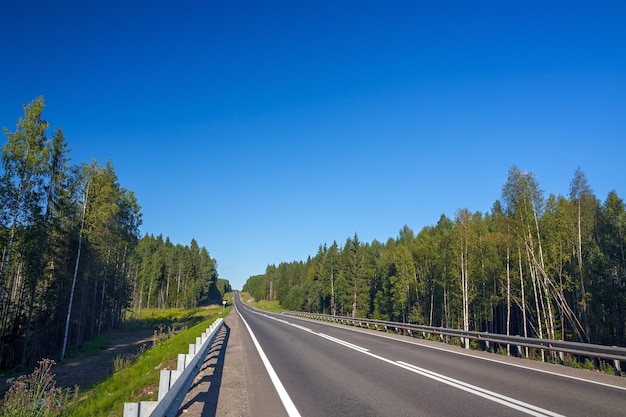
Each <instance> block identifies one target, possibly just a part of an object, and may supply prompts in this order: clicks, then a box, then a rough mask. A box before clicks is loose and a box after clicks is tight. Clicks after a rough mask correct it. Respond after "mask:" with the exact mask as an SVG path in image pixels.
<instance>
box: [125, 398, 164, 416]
mask: <svg viewBox="0 0 626 417" xmlns="http://www.w3.org/2000/svg"><path fill="white" fill-rule="evenodd" d="M156 406H157V402H156V401H139V402H138V403H124V417H149V416H150V414H152V412H153V411H154V409H155V408H156Z"/></svg>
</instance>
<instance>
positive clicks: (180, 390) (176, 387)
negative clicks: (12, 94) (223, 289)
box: [124, 317, 224, 417]
mask: <svg viewBox="0 0 626 417" xmlns="http://www.w3.org/2000/svg"><path fill="white" fill-rule="evenodd" d="M223 324H224V319H223V318H221V317H220V318H218V319H217V320H215V321H214V322H213V324H211V326H210V327H209V328H208V329H206V332H204V333H202V335H201V336H200V337H196V343H195V344H190V345H189V353H188V354H184V353H180V354H178V364H177V368H176V369H175V370H168V369H164V370H162V371H161V375H160V380H159V396H158V401H140V402H134V403H124V417H165V416H168V417H169V416H175V415H176V414H177V413H178V408H179V407H180V404H181V403H182V401H183V399H184V398H185V395H186V394H187V391H189V387H191V384H192V382H193V379H194V378H195V377H196V375H197V374H198V371H199V370H200V367H201V366H202V363H203V362H204V358H205V357H206V355H207V352H208V349H209V348H210V347H211V345H212V344H213V340H214V339H215V336H217V334H218V333H219V331H220V329H221V328H222V325H223Z"/></svg>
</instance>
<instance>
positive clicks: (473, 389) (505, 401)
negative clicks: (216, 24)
mask: <svg viewBox="0 0 626 417" xmlns="http://www.w3.org/2000/svg"><path fill="white" fill-rule="evenodd" d="M270 318H272V317H270ZM287 324H289V325H290V326H293V327H296V328H300V329H301V328H302V326H299V325H297V324H292V323H287ZM306 330H307V331H309V332H310V333H312V334H314V335H316V336H319V337H322V338H324V339H327V340H330V341H331V342H334V343H337V344H340V345H342V346H345V347H347V348H349V349H352V350H355V351H357V352H360V353H363V354H365V355H368V356H370V357H372V358H375V359H378V360H380V361H383V362H386V363H388V364H391V365H394V366H398V367H400V368H402V369H405V370H408V371H411V372H414V373H417V374H420V375H422V376H425V377H427V378H430V379H433V380H435V381H439V382H441V383H443V384H446V385H450V386H452V387H455V388H457V389H460V390H462V391H465V392H468V393H470V394H473V395H476V396H479V397H482V398H485V399H487V400H489V401H493V402H496V403H498V404H501V405H504V406H506V407H509V408H512V409H514V410H518V411H521V412H523V413H525V414H528V415H531V416H535V417H548V416H549V417H563V416H562V415H561V414H558V413H555V412H553V411H550V410H546V409H544V408H541V407H537V406H535V405H532V404H529V403H526V402H523V401H520V400H516V399H514V398H511V397H507V396H505V395H502V394H498V393H497V392H493V391H489V390H487V389H484V388H480V387H478V386H475V385H471V384H468V383H467V382H463V381H459V380H456V379H453V378H450V377H447V376H445V375H442V374H438V373H436V372H432V371H429V370H427V369H424V368H419V367H417V366H415V365H411V364H409V363H406V362H402V361H393V360H391V359H387V358H385V357H383V356H379V355H376V354H374V353H371V352H369V350H368V349H366V348H363V347H361V346H358V345H355V344H352V343H350V342H347V341H345V340H342V339H338V338H336V337H333V336H328V335H326V334H324V333H316V332H313V331H311V330H309V329H306Z"/></svg>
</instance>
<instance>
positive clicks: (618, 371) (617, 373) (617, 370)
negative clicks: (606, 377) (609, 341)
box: [613, 359, 622, 376]
mask: <svg viewBox="0 0 626 417" xmlns="http://www.w3.org/2000/svg"><path fill="white" fill-rule="evenodd" d="M613 367H614V368H615V376H621V375H622V364H621V362H620V361H619V359H614V360H613Z"/></svg>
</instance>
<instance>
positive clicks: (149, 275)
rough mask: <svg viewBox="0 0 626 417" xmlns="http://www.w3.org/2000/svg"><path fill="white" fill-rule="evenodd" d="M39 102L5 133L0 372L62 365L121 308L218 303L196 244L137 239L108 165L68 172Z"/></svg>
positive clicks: (134, 215)
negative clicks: (42, 362) (44, 361)
mask: <svg viewBox="0 0 626 417" xmlns="http://www.w3.org/2000/svg"><path fill="white" fill-rule="evenodd" d="M43 108H44V100H43V98H38V99H36V100H34V101H32V102H31V103H29V104H28V105H26V106H24V116H23V117H20V118H19V120H18V123H17V126H16V130H15V131H13V132H12V131H9V130H8V129H6V128H5V129H4V133H5V135H6V142H5V143H4V145H3V146H2V149H1V155H0V158H2V167H3V172H2V174H1V177H0V243H1V244H2V270H1V274H2V275H1V276H0V367H2V368H13V367H17V366H19V367H24V366H28V365H31V364H33V363H35V362H36V361H37V360H39V359H40V358H42V357H56V358H58V357H60V358H61V359H63V357H64V356H65V355H66V354H67V353H68V352H69V351H70V350H71V349H74V350H76V349H77V348H78V347H79V346H80V344H81V343H82V342H84V341H85V340H88V339H91V338H93V337H95V336H97V335H98V334H100V333H101V332H102V331H104V330H107V329H111V328H114V327H116V326H117V325H118V324H119V323H120V322H121V321H122V320H124V319H125V318H126V316H127V314H128V310H129V308H131V307H132V308H133V309H137V310H140V309H141V308H147V307H160V308H166V307H179V308H190V307H195V306H197V305H198V304H200V303H202V302H204V301H206V300H207V299H208V298H209V297H210V296H213V297H214V298H217V299H218V301H219V299H221V296H220V292H219V291H220V289H221V290H222V291H224V290H228V289H229V288H228V282H227V281H225V280H218V278H217V271H216V262H215V260H214V259H213V258H211V257H210V256H209V253H208V252H207V250H206V249H205V248H200V247H198V244H197V242H196V241H195V240H192V242H191V245H190V246H183V245H174V244H172V243H171V242H170V241H169V239H166V240H165V241H164V240H163V238H162V236H158V237H156V238H155V237H153V236H149V235H147V236H144V237H143V238H141V239H140V238H139V226H140V225H141V213H140V206H139V204H138V202H137V199H136V198H135V195H134V193H133V192H132V191H129V190H127V189H125V188H123V187H122V186H121V185H120V184H119V183H118V179H117V175H116V174H115V171H114V169H113V165H112V163H111V162H110V161H108V162H107V163H106V164H105V165H104V166H101V165H99V164H98V163H97V162H96V161H93V162H91V163H89V164H87V163H82V164H80V165H70V164H69V148H68V144H67V142H66V140H65V138H64V135H63V131H62V130H61V129H60V128H59V129H57V130H55V131H54V132H53V133H52V137H51V138H48V137H47V130H48V128H49V124H48V122H46V121H45V120H44V119H42V112H43Z"/></svg>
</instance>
